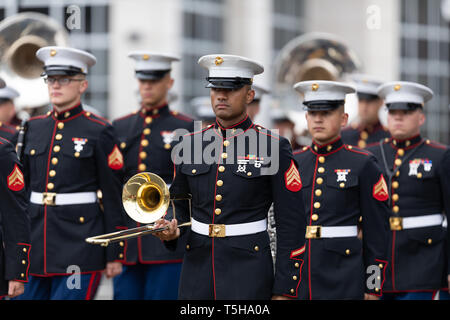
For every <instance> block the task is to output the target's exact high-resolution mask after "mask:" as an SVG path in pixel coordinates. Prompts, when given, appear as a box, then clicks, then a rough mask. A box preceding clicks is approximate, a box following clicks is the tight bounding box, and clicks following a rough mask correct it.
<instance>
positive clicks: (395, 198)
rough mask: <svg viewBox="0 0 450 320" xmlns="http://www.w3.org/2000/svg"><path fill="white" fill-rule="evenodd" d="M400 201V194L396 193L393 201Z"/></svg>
mask: <svg viewBox="0 0 450 320" xmlns="http://www.w3.org/2000/svg"><path fill="white" fill-rule="evenodd" d="M398 199H399V196H398V194H397V193H394V194H393V195H392V200H394V201H398Z"/></svg>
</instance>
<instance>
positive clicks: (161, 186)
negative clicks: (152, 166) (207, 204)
mask: <svg viewBox="0 0 450 320" xmlns="http://www.w3.org/2000/svg"><path fill="white" fill-rule="evenodd" d="M173 200H189V202H190V200H191V195H175V196H173V195H172V196H171V195H170V193H169V188H168V187H167V184H166V183H165V182H164V180H163V179H162V178H161V177H160V176H158V175H156V174H154V173H150V172H141V173H138V174H135V175H134V176H132V177H131V178H130V179H129V180H128V181H127V183H125V185H124V186H123V191H122V203H123V207H124V208H125V211H126V213H127V214H128V216H129V217H130V218H131V219H133V220H134V221H136V222H139V223H143V224H146V225H144V226H141V227H137V228H132V229H128V230H122V231H117V232H112V233H107V234H103V235H99V236H95V237H90V238H87V239H86V242H88V243H91V244H99V245H101V246H103V247H106V246H108V245H109V244H110V243H114V242H118V241H122V240H126V239H131V238H136V237H140V236H144V235H147V234H150V233H155V232H159V231H163V230H166V229H167V228H166V227H163V228H155V225H154V222H155V221H157V220H158V219H160V218H162V217H164V215H165V214H166V212H167V209H168V207H169V203H170V202H171V201H173ZM190 209H191V206H190V203H189V210H190ZM172 210H173V217H174V218H175V207H174V205H173V204H172ZM189 225H191V222H185V223H182V224H179V225H178V227H184V226H189Z"/></svg>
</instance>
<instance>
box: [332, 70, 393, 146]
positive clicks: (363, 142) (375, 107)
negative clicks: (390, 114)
mask: <svg viewBox="0 0 450 320" xmlns="http://www.w3.org/2000/svg"><path fill="white" fill-rule="evenodd" d="M351 82H352V84H354V86H355V88H356V94H357V96H358V115H359V121H358V122H354V123H352V124H351V125H350V126H348V127H347V128H345V129H344V130H342V133H341V136H342V140H343V141H344V143H346V144H349V145H352V146H357V147H359V148H361V149H365V148H368V147H370V146H373V145H375V144H377V143H378V142H379V141H380V140H382V139H384V138H386V137H390V134H389V132H388V130H387V128H385V127H384V126H383V125H382V124H381V122H380V119H379V111H380V108H381V107H382V106H383V100H382V99H381V98H380V97H379V96H378V94H377V89H378V87H379V86H380V85H381V84H382V81H381V80H379V79H377V78H376V77H374V76H371V75H366V74H352V75H351Z"/></svg>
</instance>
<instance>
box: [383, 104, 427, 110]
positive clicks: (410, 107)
mask: <svg viewBox="0 0 450 320" xmlns="http://www.w3.org/2000/svg"><path fill="white" fill-rule="evenodd" d="M386 107H387V108H388V109H389V110H416V109H419V108H420V109H421V108H422V107H423V106H422V105H421V104H420V103H412V102H393V103H387V104H386Z"/></svg>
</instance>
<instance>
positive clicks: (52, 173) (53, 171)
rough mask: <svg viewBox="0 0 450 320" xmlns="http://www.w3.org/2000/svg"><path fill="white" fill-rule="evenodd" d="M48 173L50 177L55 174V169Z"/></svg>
mask: <svg viewBox="0 0 450 320" xmlns="http://www.w3.org/2000/svg"><path fill="white" fill-rule="evenodd" d="M48 174H49V176H50V177H54V176H55V175H56V171H55V170H50V171H49V173H48Z"/></svg>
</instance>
